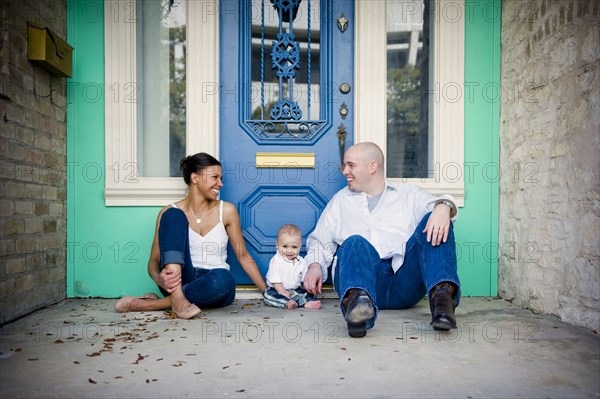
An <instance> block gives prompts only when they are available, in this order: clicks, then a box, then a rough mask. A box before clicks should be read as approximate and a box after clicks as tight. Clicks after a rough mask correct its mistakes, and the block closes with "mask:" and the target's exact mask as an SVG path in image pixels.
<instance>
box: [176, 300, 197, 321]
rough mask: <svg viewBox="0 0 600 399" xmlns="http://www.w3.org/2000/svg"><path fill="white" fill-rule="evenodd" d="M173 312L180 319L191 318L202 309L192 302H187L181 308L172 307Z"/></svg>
mask: <svg viewBox="0 0 600 399" xmlns="http://www.w3.org/2000/svg"><path fill="white" fill-rule="evenodd" d="M172 309H173V312H175V314H176V315H177V317H179V318H180V319H191V318H192V317H194V316H196V315H197V314H198V313H200V312H201V311H202V310H201V309H200V308H199V307H198V306H196V305H194V304H193V303H189V304H188V305H187V306H184V307H183V308H177V309H175V308H172Z"/></svg>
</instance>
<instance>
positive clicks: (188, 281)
mask: <svg viewBox="0 0 600 399" xmlns="http://www.w3.org/2000/svg"><path fill="white" fill-rule="evenodd" d="M158 247H159V249H160V267H161V270H162V269H163V268H164V267H165V265H168V264H171V263H177V264H179V265H181V286H182V289H183V294H184V295H185V297H186V298H187V300H188V301H190V302H192V303H194V304H195V305H196V306H198V307H200V308H219V307H223V306H227V305H230V304H231V303H232V302H233V300H234V299H235V288H236V281H235V277H233V274H232V273H231V272H230V271H229V270H226V269H201V268H195V267H194V265H193V264H192V257H191V255H190V241H189V225H188V220H187V217H186V216H185V213H183V211H182V210H181V209H177V208H169V209H167V210H166V211H165V212H164V213H163V214H162V217H161V219H160V225H159V228H158ZM159 288H160V291H161V292H162V293H163V294H164V295H165V296H167V295H169V293H168V292H166V291H165V290H163V289H162V288H161V287H159Z"/></svg>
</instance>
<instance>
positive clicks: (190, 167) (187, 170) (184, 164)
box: [179, 152, 221, 186]
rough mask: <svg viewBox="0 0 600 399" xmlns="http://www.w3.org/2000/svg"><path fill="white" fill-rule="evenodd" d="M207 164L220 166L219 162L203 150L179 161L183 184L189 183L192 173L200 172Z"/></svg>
mask: <svg viewBox="0 0 600 399" xmlns="http://www.w3.org/2000/svg"><path fill="white" fill-rule="evenodd" d="M209 166H221V162H219V161H218V160H217V159H216V158H215V157H213V156H212V155H209V154H207V153H205V152H199V153H198V154H194V155H188V156H187V157H185V158H183V159H182V160H181V162H180V163H179V169H181V172H183V181H185V184H187V185H188V186H189V185H190V181H191V177H192V173H200V172H202V170H203V169H205V168H208V167H209Z"/></svg>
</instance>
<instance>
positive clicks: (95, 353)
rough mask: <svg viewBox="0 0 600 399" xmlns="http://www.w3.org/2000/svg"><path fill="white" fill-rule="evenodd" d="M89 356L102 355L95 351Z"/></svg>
mask: <svg viewBox="0 0 600 399" xmlns="http://www.w3.org/2000/svg"><path fill="white" fill-rule="evenodd" d="M87 356H88V357H94V356H100V352H94V353H91V354H89V355H87Z"/></svg>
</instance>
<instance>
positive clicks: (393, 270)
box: [304, 143, 460, 337]
mask: <svg viewBox="0 0 600 399" xmlns="http://www.w3.org/2000/svg"><path fill="white" fill-rule="evenodd" d="M342 173H343V174H344V176H345V177H346V180H347V182H348V186H347V187H345V188H343V189H342V190H340V191H339V192H338V193H336V194H335V195H334V196H333V198H332V199H331V201H329V203H328V204H327V207H326V208H325V210H324V211H323V214H322V215H321V217H320V218H319V221H318V222H317V226H316V227H315V230H314V231H313V232H312V233H311V234H310V236H309V237H308V241H307V249H308V250H307V254H306V257H305V259H306V261H307V263H308V265H309V267H308V271H307V273H306V276H305V278H304V287H305V288H306V290H307V291H309V292H310V293H312V294H317V293H320V292H321V285H322V283H323V281H324V280H326V278H327V267H328V266H329V265H330V264H332V262H333V261H334V257H335V258H336V259H337V264H334V269H333V270H334V271H333V283H334V287H335V290H336V292H337V293H338V294H339V296H340V302H341V303H340V307H341V309H342V314H343V315H344V318H345V320H346V322H347V324H348V334H349V335H350V336H351V337H364V336H365V335H366V333H367V329H370V328H372V327H373V326H374V325H375V319H376V318H377V313H378V311H379V309H405V308H409V307H412V306H414V305H416V304H417V303H418V302H419V301H420V300H421V298H423V296H425V295H426V294H428V295H429V304H430V309H431V314H432V321H431V325H432V326H433V328H434V329H436V330H449V329H452V328H456V319H455V318H454V309H455V307H456V306H457V305H458V302H459V299H460V283H459V280H458V275H457V272H456V250H455V244H454V233H453V231H452V224H451V222H450V221H451V220H452V221H454V220H456V216H457V208H456V206H455V205H454V203H453V202H452V197H450V196H449V195H444V196H442V197H439V198H438V197H434V196H433V195H431V194H429V193H428V192H426V191H425V190H422V189H421V188H419V187H416V186H413V185H410V184H397V185H392V184H389V183H388V182H386V180H385V172H384V157H383V152H382V151H381V149H380V148H379V147H378V146H377V145H376V144H374V143H359V144H356V145H354V146H352V147H350V148H349V149H348V150H347V151H346V153H345V155H344V169H343V171H342Z"/></svg>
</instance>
